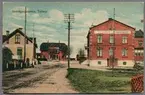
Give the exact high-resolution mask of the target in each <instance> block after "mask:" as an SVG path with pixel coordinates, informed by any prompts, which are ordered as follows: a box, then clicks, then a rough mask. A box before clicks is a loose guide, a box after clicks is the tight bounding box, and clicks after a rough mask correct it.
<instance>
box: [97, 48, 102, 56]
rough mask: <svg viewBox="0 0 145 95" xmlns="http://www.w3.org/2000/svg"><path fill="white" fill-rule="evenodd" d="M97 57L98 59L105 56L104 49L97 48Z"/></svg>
mask: <svg viewBox="0 0 145 95" xmlns="http://www.w3.org/2000/svg"><path fill="white" fill-rule="evenodd" d="M97 56H98V57H101V56H103V49H102V48H97Z"/></svg>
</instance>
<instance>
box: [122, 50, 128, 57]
mask: <svg viewBox="0 0 145 95" xmlns="http://www.w3.org/2000/svg"><path fill="white" fill-rule="evenodd" d="M122 56H127V49H126V48H124V49H122Z"/></svg>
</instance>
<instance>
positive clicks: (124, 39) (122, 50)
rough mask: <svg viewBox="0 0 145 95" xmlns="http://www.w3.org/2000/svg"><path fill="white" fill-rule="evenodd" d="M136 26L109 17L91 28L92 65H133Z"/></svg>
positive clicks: (88, 46)
mask: <svg viewBox="0 0 145 95" xmlns="http://www.w3.org/2000/svg"><path fill="white" fill-rule="evenodd" d="M134 33H135V28H134V27H131V26H129V25H126V24H124V23H122V22H120V21H117V20H114V19H112V18H109V19H108V20H107V21H105V22H103V23H100V24H98V25H96V26H93V27H91V28H90V30H89V32H88V35H87V41H88V44H87V48H88V49H87V51H88V53H87V54H88V59H89V60H90V61H89V62H90V63H89V64H90V66H108V67H116V66H133V65H134V45H133V44H134Z"/></svg>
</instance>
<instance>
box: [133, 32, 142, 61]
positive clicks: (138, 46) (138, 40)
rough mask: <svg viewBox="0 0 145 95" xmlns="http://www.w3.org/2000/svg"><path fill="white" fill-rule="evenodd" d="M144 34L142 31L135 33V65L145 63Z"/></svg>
mask: <svg viewBox="0 0 145 95" xmlns="http://www.w3.org/2000/svg"><path fill="white" fill-rule="evenodd" d="M143 35H144V33H143V31H142V30H139V31H136V32H135V42H134V55H135V57H134V60H135V63H143V61H144V60H143V59H144V55H143V53H144V47H143V46H144V44H143V41H144V39H143V37H144V36H143Z"/></svg>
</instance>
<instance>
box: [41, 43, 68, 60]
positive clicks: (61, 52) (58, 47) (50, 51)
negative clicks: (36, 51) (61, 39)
mask: <svg viewBox="0 0 145 95" xmlns="http://www.w3.org/2000/svg"><path fill="white" fill-rule="evenodd" d="M40 51H41V55H42V56H44V57H45V58H46V59H47V60H65V59H66V55H67V45H66V44H65V43H49V42H48V43H42V44H41V45H40Z"/></svg>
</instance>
